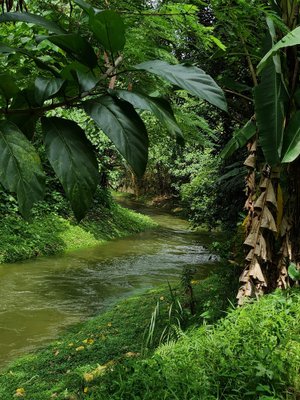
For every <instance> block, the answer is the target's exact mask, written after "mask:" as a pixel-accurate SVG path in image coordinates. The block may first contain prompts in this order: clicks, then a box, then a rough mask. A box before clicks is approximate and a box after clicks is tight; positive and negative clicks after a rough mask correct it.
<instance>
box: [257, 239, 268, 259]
mask: <svg viewBox="0 0 300 400" xmlns="http://www.w3.org/2000/svg"><path fill="white" fill-rule="evenodd" d="M254 253H255V255H256V256H258V257H260V258H261V259H262V260H263V261H267V260H268V250H267V243H266V240H265V238H264V237H263V235H260V236H259V240H258V245H257V246H256V248H255V251H254Z"/></svg>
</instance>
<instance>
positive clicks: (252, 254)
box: [246, 249, 254, 262]
mask: <svg viewBox="0 0 300 400" xmlns="http://www.w3.org/2000/svg"><path fill="white" fill-rule="evenodd" d="M253 256H254V249H251V250H250V251H249V253H248V254H247V256H246V261H249V262H250V261H252V259H253Z"/></svg>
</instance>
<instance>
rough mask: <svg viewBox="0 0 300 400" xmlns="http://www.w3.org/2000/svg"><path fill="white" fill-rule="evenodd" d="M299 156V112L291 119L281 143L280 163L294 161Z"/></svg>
mask: <svg viewBox="0 0 300 400" xmlns="http://www.w3.org/2000/svg"><path fill="white" fill-rule="evenodd" d="M299 154H300V111H297V112H296V113H295V114H294V115H293V116H292V118H291V120H290V122H289V124H288V126H287V129H286V132H285V135H284V141H283V147H282V162H283V163H288V162H292V161H294V160H295V159H296V158H297V157H298V156H299Z"/></svg>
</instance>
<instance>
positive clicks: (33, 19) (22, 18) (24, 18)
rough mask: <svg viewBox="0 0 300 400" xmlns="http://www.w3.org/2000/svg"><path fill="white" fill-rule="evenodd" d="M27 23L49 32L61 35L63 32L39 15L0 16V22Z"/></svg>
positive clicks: (15, 14) (14, 13)
mask: <svg viewBox="0 0 300 400" xmlns="http://www.w3.org/2000/svg"><path fill="white" fill-rule="evenodd" d="M10 21H12V22H28V23H31V24H34V25H37V26H41V27H43V28H46V29H47V30H48V31H49V32H53V33H57V34H61V33H65V31H64V30H63V29H62V28H60V27H59V26H58V25H56V24H55V23H54V22H52V21H49V20H47V19H45V18H43V17H41V16H39V15H34V14H30V13H27V12H26V13H25V12H8V13H3V14H1V15H0V22H10Z"/></svg>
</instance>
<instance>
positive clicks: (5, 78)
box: [0, 73, 19, 101]
mask: <svg viewBox="0 0 300 400" xmlns="http://www.w3.org/2000/svg"><path fill="white" fill-rule="evenodd" d="M18 90H19V89H18V87H17V85H16V83H15V79H14V78H13V77H12V76H11V75H10V74H5V73H4V74H0V92H1V93H2V94H3V96H4V97H5V99H6V100H7V101H8V100H9V99H11V98H12V97H14V96H15V95H16V94H17V92H18Z"/></svg>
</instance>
